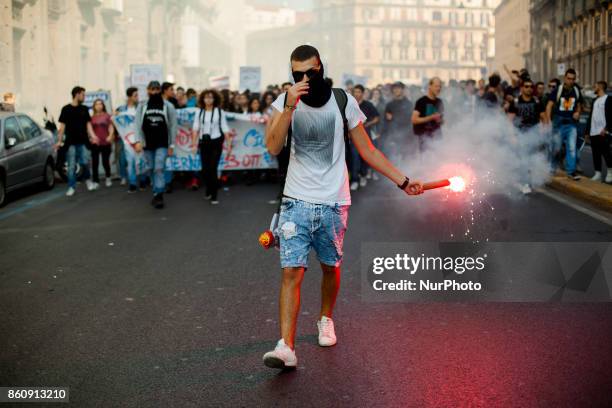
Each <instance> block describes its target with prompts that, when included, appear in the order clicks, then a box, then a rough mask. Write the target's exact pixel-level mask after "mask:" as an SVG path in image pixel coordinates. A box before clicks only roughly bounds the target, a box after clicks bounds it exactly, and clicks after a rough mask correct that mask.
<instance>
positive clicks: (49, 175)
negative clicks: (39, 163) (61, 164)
mask: <svg viewBox="0 0 612 408" xmlns="http://www.w3.org/2000/svg"><path fill="white" fill-rule="evenodd" d="M43 186H44V187H45V189H47V190H51V189H52V188H53V187H54V186H55V168H54V167H53V162H52V161H51V160H49V161H47V164H45V172H44V173H43Z"/></svg>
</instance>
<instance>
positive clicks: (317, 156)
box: [272, 92, 366, 205]
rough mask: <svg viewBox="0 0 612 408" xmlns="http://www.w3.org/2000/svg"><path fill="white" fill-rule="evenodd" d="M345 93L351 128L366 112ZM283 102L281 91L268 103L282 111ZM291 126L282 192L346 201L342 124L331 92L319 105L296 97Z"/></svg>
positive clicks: (317, 201)
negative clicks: (308, 103)
mask: <svg viewBox="0 0 612 408" xmlns="http://www.w3.org/2000/svg"><path fill="white" fill-rule="evenodd" d="M347 96H348V102H347V106H346V119H347V121H348V127H349V130H351V129H353V128H355V127H357V125H359V123H360V122H364V121H365V120H366V116H365V115H364V114H363V112H361V110H360V109H359V104H358V103H357V101H356V100H355V98H353V96H352V95H348V94H347ZM284 102H285V93H284V92H283V93H282V94H280V95H279V97H278V98H277V99H276V100H275V101H274V103H273V104H272V106H273V107H274V109H276V110H277V111H279V112H282V111H283V108H284ZM291 129H292V130H291V132H292V133H291V135H292V136H291V159H290V160H289V169H288V170H287V180H286V182H285V190H284V194H285V195H286V196H289V197H293V198H297V199H298V200H302V201H306V202H309V203H314V204H327V205H334V204H340V205H349V204H350V203H351V193H350V190H349V183H348V171H347V169H346V160H345V149H344V147H345V142H344V126H343V124H342V114H341V113H340V109H339V108H338V104H337V103H336V99H335V98H334V94H333V93H332V95H331V97H330V98H329V101H327V103H326V104H325V105H323V106H321V107H320V108H313V107H311V106H308V105H306V104H305V103H304V102H302V101H300V102H299V103H298V105H297V108H296V109H295V111H294V112H293V117H292V119H291Z"/></svg>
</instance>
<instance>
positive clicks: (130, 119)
mask: <svg viewBox="0 0 612 408" xmlns="http://www.w3.org/2000/svg"><path fill="white" fill-rule="evenodd" d="M113 124H114V125H115V129H117V133H118V134H119V137H121V140H123V148H124V149H125V154H126V156H127V157H128V163H129V162H130V158H132V157H134V158H135V159H136V160H135V163H136V174H142V173H144V172H146V171H147V170H148V169H149V165H148V163H147V161H146V159H145V157H144V154H143V153H142V152H140V153H136V151H135V150H134V144H136V142H137V141H138V139H137V137H136V116H134V115H133V114H130V113H127V112H122V113H119V114H117V115H115V116H113Z"/></svg>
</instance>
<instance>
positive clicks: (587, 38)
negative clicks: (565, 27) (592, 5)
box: [582, 22, 589, 48]
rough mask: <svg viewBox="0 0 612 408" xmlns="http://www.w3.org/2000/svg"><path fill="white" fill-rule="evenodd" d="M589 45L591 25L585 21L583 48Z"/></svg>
mask: <svg viewBox="0 0 612 408" xmlns="http://www.w3.org/2000/svg"><path fill="white" fill-rule="evenodd" d="M588 46H589V26H588V25H587V23H586V22H585V23H584V25H583V26H582V48H586V47H588Z"/></svg>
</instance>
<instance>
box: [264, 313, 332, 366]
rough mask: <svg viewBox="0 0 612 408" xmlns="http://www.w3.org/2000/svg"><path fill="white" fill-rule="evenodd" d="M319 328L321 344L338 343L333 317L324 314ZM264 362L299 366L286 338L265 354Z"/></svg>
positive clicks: (270, 364) (274, 364) (268, 364)
mask: <svg viewBox="0 0 612 408" xmlns="http://www.w3.org/2000/svg"><path fill="white" fill-rule="evenodd" d="M317 329H319V346H321V347H330V346H333V345H335V344H336V332H335V330H334V321H333V320H332V319H330V318H329V317H327V316H323V317H322V318H321V320H319V321H318V322H317ZM263 362H264V364H265V365H266V366H268V367H270V368H279V369H286V368H295V367H297V357H296V355H295V351H294V350H291V347H289V346H288V345H286V344H285V340H284V339H280V340H279V341H278V343H276V347H274V350H272V351H268V352H267V353H266V354H264V355H263Z"/></svg>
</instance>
